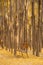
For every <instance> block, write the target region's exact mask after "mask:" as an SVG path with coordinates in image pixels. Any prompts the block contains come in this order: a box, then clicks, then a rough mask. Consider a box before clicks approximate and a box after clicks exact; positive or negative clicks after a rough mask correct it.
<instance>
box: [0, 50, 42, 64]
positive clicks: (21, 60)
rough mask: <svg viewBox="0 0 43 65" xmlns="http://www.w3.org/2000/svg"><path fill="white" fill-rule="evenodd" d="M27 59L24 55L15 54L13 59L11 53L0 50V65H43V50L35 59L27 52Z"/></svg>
mask: <svg viewBox="0 0 43 65" xmlns="http://www.w3.org/2000/svg"><path fill="white" fill-rule="evenodd" d="M28 55H29V57H27V56H26V54H24V55H23V57H22V55H21V54H17V56H16V57H15V56H14V55H13V53H12V54H11V52H9V51H8V50H7V51H6V50H5V49H0V65H43V50H42V52H41V53H40V57H36V56H34V55H32V54H31V52H30V51H29V54H28Z"/></svg>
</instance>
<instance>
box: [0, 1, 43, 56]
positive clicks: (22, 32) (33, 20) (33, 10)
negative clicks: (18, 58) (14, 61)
mask: <svg viewBox="0 0 43 65" xmlns="http://www.w3.org/2000/svg"><path fill="white" fill-rule="evenodd" d="M0 47H2V49H5V50H6V51H7V50H9V52H11V53H13V54H14V55H16V54H17V51H19V52H21V54H22V56H23V53H26V55H27V56H28V49H29V50H30V51H31V50H32V54H33V55H34V56H37V57H39V56H40V54H39V53H40V52H41V50H42V49H43V0H0Z"/></svg>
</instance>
